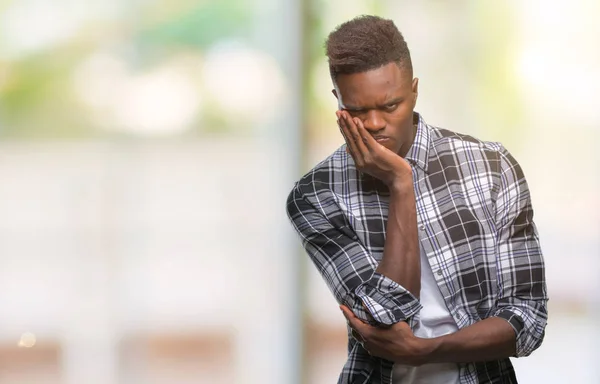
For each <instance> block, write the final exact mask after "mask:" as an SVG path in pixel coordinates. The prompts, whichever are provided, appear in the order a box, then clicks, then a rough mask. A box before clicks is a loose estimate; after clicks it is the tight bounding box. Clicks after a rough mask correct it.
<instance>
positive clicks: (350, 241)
mask: <svg viewBox="0 0 600 384" xmlns="http://www.w3.org/2000/svg"><path fill="white" fill-rule="evenodd" d="M312 200H313V201H309V198H307V196H306V195H305V194H303V193H302V191H301V190H300V188H299V187H298V185H296V187H295V188H294V189H293V190H292V192H291V193H290V195H289V197H288V199H287V214H288V217H289V219H290V220H291V222H292V224H293V226H294V228H295V229H296V231H297V233H298V234H299V235H300V238H301V240H302V245H303V247H304V249H305V250H306V252H307V253H308V255H309V256H310V258H311V260H312V262H313V263H314V265H315V266H316V268H317V270H318V271H319V273H320V274H321V276H322V277H323V279H324V280H325V282H326V283H327V285H328V287H329V289H330V290H331V292H332V293H333V295H334V296H335V299H336V300H337V302H338V303H340V304H344V305H346V306H348V307H349V308H350V309H351V310H352V312H354V314H355V315H356V316H357V317H358V318H360V319H361V320H363V321H365V322H368V323H370V324H372V325H392V324H395V323H397V322H399V321H406V320H409V319H410V318H411V317H412V316H413V315H415V314H416V313H417V312H418V311H419V310H420V309H421V304H420V303H419V300H418V299H417V298H416V297H415V296H414V295H413V294H412V293H410V292H409V291H408V290H406V289H405V288H404V287H402V286H401V285H400V284H398V283H396V282H395V281H393V280H391V279H390V278H388V277H386V276H384V275H382V274H380V273H375V269H376V268H377V265H378V262H377V261H376V260H375V258H374V257H373V256H372V255H371V254H369V252H368V251H367V250H366V249H365V248H364V247H363V245H361V243H360V242H359V240H358V237H357V236H356V234H355V233H354V231H353V229H352V228H351V227H350V225H349V223H348V221H347V219H346V218H345V216H344V215H343V214H342V212H341V210H339V209H331V205H330V204H334V202H332V201H329V202H325V201H319V200H317V197H316V195H315V197H314V198H312ZM316 206H319V208H320V209H319V208H316ZM324 206H325V207H327V209H326V208H324ZM326 212H327V213H326Z"/></svg>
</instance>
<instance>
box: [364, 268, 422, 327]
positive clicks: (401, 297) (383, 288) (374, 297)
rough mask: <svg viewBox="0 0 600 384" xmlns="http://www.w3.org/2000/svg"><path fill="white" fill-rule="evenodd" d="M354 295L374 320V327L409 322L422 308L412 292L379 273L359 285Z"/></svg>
mask: <svg viewBox="0 0 600 384" xmlns="http://www.w3.org/2000/svg"><path fill="white" fill-rule="evenodd" d="M354 295H355V296H356V297H357V298H358V300H357V302H359V304H360V305H361V306H363V307H364V308H365V310H366V312H367V313H368V314H369V315H370V317H371V318H372V321H371V322H372V323H374V324H373V325H383V326H390V325H393V324H396V323H398V322H400V321H408V320H409V319H410V318H412V317H413V316H414V315H415V314H417V313H418V312H419V311H420V310H421V308H422V305H421V303H420V302H419V300H418V299H417V298H416V297H415V296H414V295H413V294H412V293H411V292H409V291H408V290H406V289H405V288H404V287H402V286H401V285H399V284H398V283H396V282H395V281H393V280H391V279H390V278H388V277H386V276H384V275H381V274H379V273H374V274H373V276H372V277H371V279H369V280H368V281H366V282H364V283H363V284H361V285H359V286H358V287H357V288H356V289H355V290H354Z"/></svg>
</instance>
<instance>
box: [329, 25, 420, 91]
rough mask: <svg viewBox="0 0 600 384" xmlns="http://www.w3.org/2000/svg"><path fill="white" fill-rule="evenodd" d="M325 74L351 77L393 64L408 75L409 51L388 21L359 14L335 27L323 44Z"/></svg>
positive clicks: (409, 64) (410, 65)
mask: <svg viewBox="0 0 600 384" xmlns="http://www.w3.org/2000/svg"><path fill="white" fill-rule="evenodd" d="M325 49H326V52H327V58H328V59H329V73H330V74H331V78H332V79H333V80H334V81H335V79H336V78H337V76H338V75H340V74H347V75H349V74H353V73H360V72H366V71H369V70H372V69H377V68H380V67H382V66H384V65H387V64H389V63H392V62H395V63H397V64H398V65H399V66H401V67H403V68H405V69H408V70H409V71H410V74H411V76H412V62H411V60H410V52H409V50H408V46H407V45H406V41H405V40H404V36H402V33H400V31H399V30H398V28H397V27H396V25H395V24H394V22H393V21H392V20H388V19H383V18H381V17H378V16H369V15H363V16H358V17H356V18H354V19H352V20H350V21H347V22H345V23H343V24H340V25H339V26H337V27H336V28H335V29H334V30H333V32H331V33H330V34H329V37H328V38H327V41H326V42H325Z"/></svg>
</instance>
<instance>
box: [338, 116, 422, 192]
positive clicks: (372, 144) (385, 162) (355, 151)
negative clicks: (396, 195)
mask: <svg viewBox="0 0 600 384" xmlns="http://www.w3.org/2000/svg"><path fill="white" fill-rule="evenodd" d="M336 115H337V117H338V125H339V127H340V130H341V131H342V134H343V135H344V139H345V140H346V145H347V149H348V152H349V153H350V155H351V156H352V158H353V159H354V162H355V163H356V167H357V168H358V170H359V171H361V172H365V173H368V174H369V175H371V176H373V177H375V178H377V179H379V180H381V181H383V182H384V183H385V184H386V185H387V186H388V187H390V188H392V187H396V186H398V184H402V185H404V186H408V185H410V186H411V187H412V171H411V168H410V164H408V162H407V161H406V160H404V159H403V158H402V157H401V156H399V155H398V154H396V153H394V152H392V151H390V150H389V149H387V148H386V147H384V146H383V145H381V144H379V143H378V142H377V140H375V139H374V138H373V136H371V135H370V134H369V133H368V132H367V130H366V129H365V127H364V126H363V123H362V121H361V120H360V119H359V118H352V117H351V116H350V115H349V114H348V112H346V111H337V112H336Z"/></svg>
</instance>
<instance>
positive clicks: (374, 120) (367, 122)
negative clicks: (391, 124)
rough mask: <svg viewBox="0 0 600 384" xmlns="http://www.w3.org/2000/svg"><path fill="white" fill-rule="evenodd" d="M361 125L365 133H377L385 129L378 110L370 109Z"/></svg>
mask: <svg viewBox="0 0 600 384" xmlns="http://www.w3.org/2000/svg"><path fill="white" fill-rule="evenodd" d="M363 125H364V127H365V129H366V130H367V131H370V132H377V131H381V130H382V129H383V128H385V120H384V119H383V116H381V113H380V112H379V111H378V110H376V109H371V110H370V111H369V112H367V114H366V116H365V118H364V120H363Z"/></svg>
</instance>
